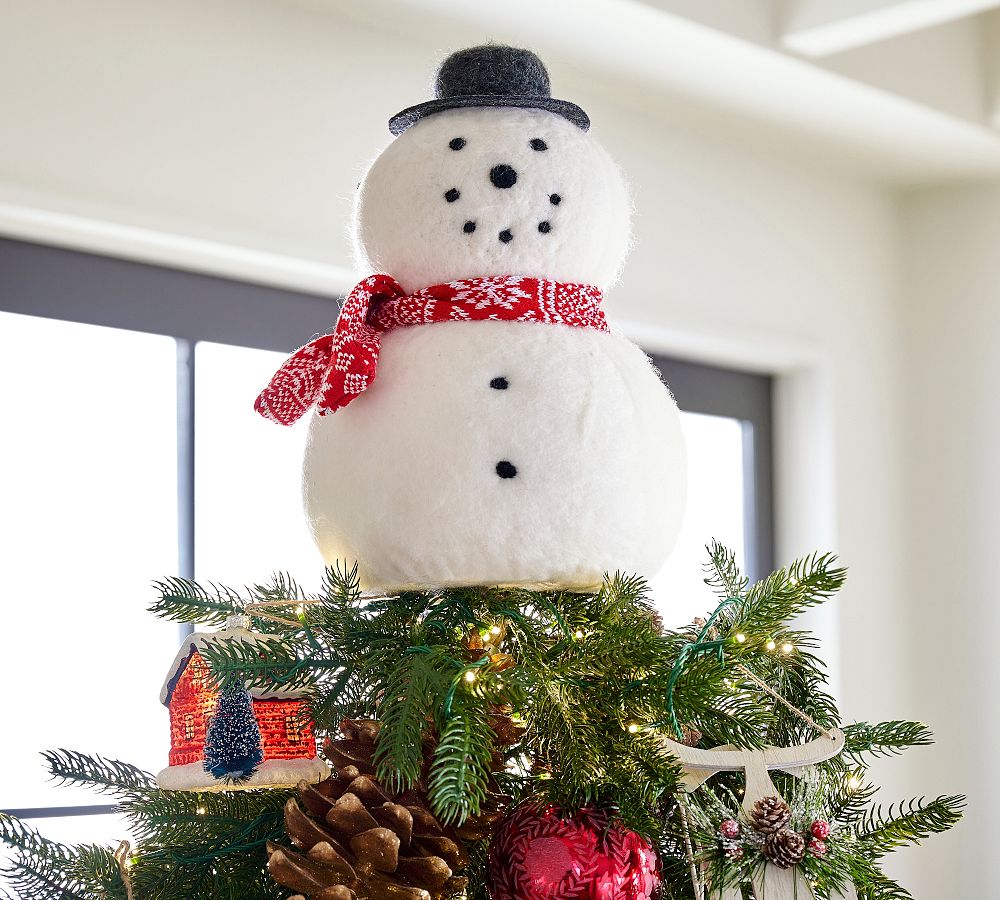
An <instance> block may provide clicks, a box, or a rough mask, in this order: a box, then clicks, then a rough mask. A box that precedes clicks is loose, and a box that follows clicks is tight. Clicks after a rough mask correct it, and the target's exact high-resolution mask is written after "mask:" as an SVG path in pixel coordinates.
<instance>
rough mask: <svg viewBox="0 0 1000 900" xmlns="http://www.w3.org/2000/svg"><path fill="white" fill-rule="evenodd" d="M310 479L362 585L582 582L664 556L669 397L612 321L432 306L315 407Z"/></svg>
mask: <svg viewBox="0 0 1000 900" xmlns="http://www.w3.org/2000/svg"><path fill="white" fill-rule="evenodd" d="M444 133H448V132H447V131H446V132H444ZM468 133H471V132H468ZM392 274H395V275H397V277H398V273H395V272H393V273H392ZM462 274H469V273H468V272H463V273H462ZM434 280H435V281H437V280H440V279H439V278H435V279H434ZM501 377H502V378H505V379H506V381H507V384H508V387H507V389H505V390H497V389H495V388H493V387H491V386H490V382H491V381H492V380H493V379H496V378H501ZM502 460H505V461H508V462H510V463H512V464H513V465H514V466H515V467H516V469H517V474H516V476H514V477H512V478H501V477H499V476H498V474H497V471H496V465H497V463H498V462H500V461H502ZM304 484H305V499H306V505H307V510H308V514H309V517H310V520H311V522H312V526H313V530H314V534H315V537H316V540H317V543H318V545H319V548H320V550H321V552H322V554H323V557H324V559H325V560H326V561H327V562H328V563H333V562H335V561H336V560H344V559H346V560H350V561H353V560H357V561H358V562H359V565H360V570H361V576H362V582H363V585H364V586H365V587H366V588H382V589H386V588H402V587H412V586H427V585H435V586H438V585H440V586H444V585H460V584H524V585H533V586H550V585H559V586H573V587H581V588H583V587H592V586H595V585H597V584H599V583H600V581H601V579H602V577H603V575H604V573H605V572H614V571H616V570H621V571H625V572H637V573H639V574H643V575H646V576H650V575H652V574H654V573H655V572H656V571H657V570H658V569H659V567H660V565H661V564H662V562H663V560H664V559H665V558H666V556H667V554H668V553H669V551H670V549H671V548H672V546H673V543H674V541H675V539H676V536H677V531H678V528H679V524H680V520H681V514H682V510H683V506H684V494H685V485H686V466H685V450H684V443H683V438H682V436H681V430H680V422H679V417H678V413H677V408H676V406H675V405H674V402H673V399H672V398H671V396H670V394H669V392H668V391H667V390H666V389H665V388H664V387H663V385H662V383H661V382H660V380H659V377H658V376H657V374H656V372H655V371H654V370H653V368H652V366H651V365H650V362H649V360H648V358H647V357H646V356H645V354H644V353H642V351H641V350H639V349H638V348H637V347H635V346H634V345H632V344H631V343H630V342H629V341H627V340H626V339H624V338H623V337H621V336H618V335H613V334H605V333H601V332H598V331H594V330H591V329H584V328H571V327H568V326H563V325H538V324H530V323H517V322H472V323H470V322H455V323H443V324H432V325H423V326H416V327H411V328H400V329H397V330H395V331H392V332H390V333H388V334H386V335H385V336H384V338H383V345H382V354H381V357H380V359H379V369H378V376H377V378H376V380H375V382H374V384H373V385H372V386H371V387H370V388H369V389H368V390H367V391H365V393H364V394H363V395H362V396H361V397H359V398H358V399H357V400H356V401H354V402H353V403H351V404H350V405H349V406H347V407H346V408H344V409H341V410H339V411H338V412H336V413H335V414H333V415H328V416H324V417H319V416H315V417H314V418H313V421H312V424H311V430H310V436H309V442H308V446H307V450H306V459H305V473H304Z"/></svg>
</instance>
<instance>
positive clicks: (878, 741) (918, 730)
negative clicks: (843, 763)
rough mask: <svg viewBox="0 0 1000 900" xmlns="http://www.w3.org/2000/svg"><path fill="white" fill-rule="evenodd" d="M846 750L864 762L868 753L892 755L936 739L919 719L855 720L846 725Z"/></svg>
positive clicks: (856, 761) (872, 754)
mask: <svg viewBox="0 0 1000 900" xmlns="http://www.w3.org/2000/svg"><path fill="white" fill-rule="evenodd" d="M844 737H845V744H844V753H845V754H846V755H847V756H849V757H850V758H851V759H852V760H853V761H854V762H855V763H857V764H858V765H862V764H863V761H864V758H865V756H868V755H870V756H874V757H879V756H892V755H895V754H899V753H902V752H903V751H904V750H906V749H907V748H909V747H926V746H928V745H929V744H932V743H933V742H934V736H933V735H932V734H931V731H930V729H929V728H928V727H927V726H926V725H923V724H922V723H920V722H907V721H901V720H896V721H892V722H879V723H876V724H870V723H868V722H856V723H855V724H853V725H848V726H846V727H845V728H844Z"/></svg>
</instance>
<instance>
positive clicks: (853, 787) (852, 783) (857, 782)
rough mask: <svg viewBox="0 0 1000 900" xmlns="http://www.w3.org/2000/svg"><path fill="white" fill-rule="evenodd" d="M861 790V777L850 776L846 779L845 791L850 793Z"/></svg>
mask: <svg viewBox="0 0 1000 900" xmlns="http://www.w3.org/2000/svg"><path fill="white" fill-rule="evenodd" d="M860 788H861V777H860V776H859V775H851V776H850V777H849V778H848V779H847V789H848V790H849V791H851V792H852V793H853V792H854V791H857V790H859V789H860Z"/></svg>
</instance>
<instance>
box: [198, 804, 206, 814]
mask: <svg viewBox="0 0 1000 900" xmlns="http://www.w3.org/2000/svg"><path fill="white" fill-rule="evenodd" d="M207 812H208V810H207V809H205V807H204V806H199V807H198V815H199V816H203V815H205V813H207Z"/></svg>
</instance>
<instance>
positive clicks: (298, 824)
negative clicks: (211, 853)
mask: <svg viewBox="0 0 1000 900" xmlns="http://www.w3.org/2000/svg"><path fill="white" fill-rule="evenodd" d="M341 732H342V734H343V738H342V739H339V740H329V741H327V743H326V748H325V750H326V755H327V757H328V758H329V759H330V761H331V762H332V763H333V765H334V767H335V769H336V773H337V774H336V775H335V776H334V777H331V778H328V779H327V780H325V781H322V782H320V783H319V784H318V785H310V784H308V783H307V782H301V783H300V785H299V797H298V798H294V797H293V798H291V799H289V801H288V803H287V804H286V805H285V827H286V828H287V830H288V834H289V836H290V837H291V839H292V842H293V843H294V844H295V846H296V847H298V848H300V849H301V850H302V851H304V852H298V851H296V850H290V849H288V848H285V847H280V846H278V845H273V844H272V845H269V847H268V853H269V857H270V858H269V860H268V870H269V871H270V873H271V877H272V878H273V879H274V880H275V881H277V882H278V883H279V884H281V885H283V886H284V887H287V888H289V889H291V890H294V891H301V892H302V893H304V894H307V895H308V896H310V897H311V898H313V900H443V898H446V897H450V896H451V895H452V894H454V893H456V892H458V891H460V890H461V889H462V888H464V887H465V886H466V884H467V879H465V878H464V877H462V876H461V875H460V874H458V873H460V872H461V870H462V869H464V868H465V866H466V865H467V864H468V855H467V853H466V851H465V848H464V846H463V840H478V839H481V838H483V837H485V836H486V835H487V834H489V833H490V832H491V831H492V828H493V825H494V823H495V822H497V821H498V820H499V819H500V818H501V817H502V815H503V809H502V808H500V801H502V800H504V799H505V798H499V797H495V798H493V799H494V801H495V805H496V808H492V807H491V808H490V809H489V810H488V811H485V812H484V813H483V814H482V815H480V816H478V817H477V818H476V819H474V820H470V821H468V822H466V823H464V825H463V826H462V827H461V828H449V827H444V826H442V825H441V824H440V823H439V822H438V821H437V819H436V818H435V817H434V815H433V813H432V812H431V811H430V807H429V805H428V803H427V800H426V797H425V796H424V793H423V790H422V786H421V785H420V784H418V785H416V786H415V787H414V789H412V790H408V791H405V792H403V793H401V794H397V795H392V794H390V792H388V791H387V790H386V789H385V788H384V787H383V786H382V785H381V784H380V783H379V781H378V779H377V778H376V776H375V766H374V764H373V762H372V757H373V755H374V751H375V739H376V737H377V735H378V724H377V723H375V722H368V721H362V722H354V721H345V722H344V723H343V724H342V725H341ZM431 749H433V747H431ZM300 900H301V898H300Z"/></svg>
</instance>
